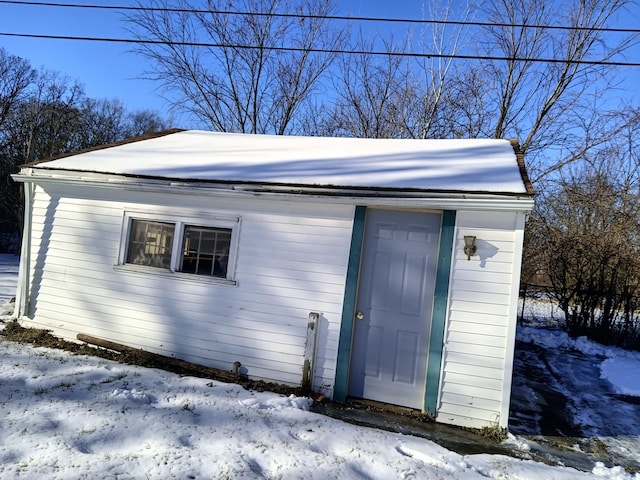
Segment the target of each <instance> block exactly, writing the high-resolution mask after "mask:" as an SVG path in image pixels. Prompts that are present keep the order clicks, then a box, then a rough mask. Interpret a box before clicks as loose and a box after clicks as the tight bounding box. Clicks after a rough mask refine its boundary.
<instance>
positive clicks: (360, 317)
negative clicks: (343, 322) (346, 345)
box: [356, 312, 364, 320]
mask: <svg viewBox="0 0 640 480" xmlns="http://www.w3.org/2000/svg"><path fill="white" fill-rule="evenodd" d="M363 318H364V313H362V312H357V313H356V319H357V320H362V319H363Z"/></svg>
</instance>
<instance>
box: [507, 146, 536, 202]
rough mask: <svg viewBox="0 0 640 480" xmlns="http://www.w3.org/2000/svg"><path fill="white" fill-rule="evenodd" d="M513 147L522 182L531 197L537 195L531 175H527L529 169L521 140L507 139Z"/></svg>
mask: <svg viewBox="0 0 640 480" xmlns="http://www.w3.org/2000/svg"><path fill="white" fill-rule="evenodd" d="M507 140H508V141H509V142H510V143H511V146H512V147H513V151H514V152H515V154H516V161H517V162H518V168H519V169H520V176H521V177H522V182H523V183H524V188H525V189H526V191H527V193H528V194H529V195H535V193H536V191H535V189H534V188H533V184H532V183H531V180H530V179H529V174H528V173H527V167H526V165H525V163H524V152H523V151H522V149H521V148H520V140H518V139H517V138H509V139H507Z"/></svg>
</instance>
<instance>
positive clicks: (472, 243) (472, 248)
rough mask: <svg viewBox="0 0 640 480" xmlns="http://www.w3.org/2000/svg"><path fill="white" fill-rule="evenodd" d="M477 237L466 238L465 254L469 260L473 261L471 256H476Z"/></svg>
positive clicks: (469, 236)
mask: <svg viewBox="0 0 640 480" xmlns="http://www.w3.org/2000/svg"><path fill="white" fill-rule="evenodd" d="M477 249H478V247H476V237H475V236H474V235H465V236H464V253H465V255H466V256H467V260H471V255H475V254H476V250H477Z"/></svg>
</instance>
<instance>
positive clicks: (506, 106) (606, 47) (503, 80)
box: [482, 0, 635, 179]
mask: <svg viewBox="0 0 640 480" xmlns="http://www.w3.org/2000/svg"><path fill="white" fill-rule="evenodd" d="M630 4H631V2H630V1H629V0H573V1H570V2H568V3H567V2H553V1H548V2H539V1H535V0H496V1H494V2H491V3H490V4H489V5H490V7H489V11H488V19H489V20H490V21H491V22H493V23H494V25H493V26H491V27H487V28H486V29H485V34H484V36H483V39H482V40H483V41H482V45H483V46H484V47H485V49H484V52H485V53H487V54H490V55H500V56H503V57H505V58H506V60H501V61H493V62H491V63H489V64H487V66H486V68H487V75H486V78H488V79H492V81H493V84H492V85H489V87H490V88H489V90H490V91H492V92H494V95H492V96H490V97H488V98H493V99H494V101H493V103H492V104H488V105H487V108H488V110H489V111H490V112H493V115H492V116H491V117H487V118H488V119H491V118H493V120H491V121H489V122H488V124H487V125H486V127H485V132H486V134H487V135H490V136H494V137H496V138H503V137H518V138H520V139H521V143H520V144H521V148H522V149H523V150H524V151H525V152H527V157H528V159H529V163H530V169H531V170H532V171H533V172H532V173H533V175H532V176H533V177H534V179H540V178H542V177H544V176H546V175H549V174H551V173H553V172H555V171H557V170H558V169H560V168H562V166H563V165H566V164H568V163H571V162H572V161H574V160H576V159H579V158H582V157H583V156H585V155H586V154H587V153H588V152H589V150H590V149H592V148H594V147H598V146H600V145H602V144H603V143H604V142H606V141H607V140H608V139H609V138H611V136H613V135H615V134H617V132H619V131H620V129H621V128H624V125H617V126H612V128H608V129H603V130H601V131H600V132H599V134H600V135H598V136H593V133H594V132H595V130H594V129H593V128H591V129H590V132H589V134H587V132H585V131H584V130H583V127H584V125H582V122H583V119H585V118H592V117H593V113H594V112H603V115H605V114H606V109H605V108H604V105H603V103H602V102H601V100H600V99H601V98H602V95H601V93H602V90H610V88H611V86H612V85H611V77H612V75H611V74H612V67H610V66H606V65H602V64H599V63H598V62H606V61H609V60H612V59H614V58H615V57H616V56H617V55H619V54H621V53H622V52H624V50H625V48H627V47H628V46H629V45H630V44H632V42H634V41H635V39H634V37H628V38H626V39H624V40H622V41H620V42H617V43H612V44H609V43H608V42H606V41H605V40H606V39H605V38H604V35H605V33H604V32H603V30H602V29H603V28H606V27H607V25H608V22H609V21H610V20H611V19H612V17H613V16H615V15H616V14H618V13H620V12H621V11H622V10H623V9H624V8H625V7H626V6H627V5H630ZM548 25H562V26H565V27H567V28H564V29H551V28H547V27H545V26H548ZM540 58H548V59H554V63H542V62H536V61H535V60H536V59H540ZM585 61H592V62H594V63H583V62H585ZM604 120H606V118H605V117H604V116H603V118H600V119H598V120H597V122H598V123H601V124H602V123H603V122H604ZM549 149H554V152H555V154H556V158H555V159H554V160H553V161H550V160H549V158H548V156H545V155H544V152H546V151H549ZM558 151H562V152H563V156H562V158H559V159H558V158H557V153H558Z"/></svg>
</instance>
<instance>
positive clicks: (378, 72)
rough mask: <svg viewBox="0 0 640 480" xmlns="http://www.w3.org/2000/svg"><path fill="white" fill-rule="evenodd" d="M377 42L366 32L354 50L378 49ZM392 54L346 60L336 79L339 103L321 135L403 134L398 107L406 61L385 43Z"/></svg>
mask: <svg viewBox="0 0 640 480" xmlns="http://www.w3.org/2000/svg"><path fill="white" fill-rule="evenodd" d="M375 43H376V42H375V39H370V40H365V39H364V38H363V34H362V32H361V33H360V36H359V37H358V40H357V43H356V44H355V45H354V47H353V48H354V50H355V51H359V52H370V51H373V50H375V46H374V45H375ZM382 43H383V44H384V47H385V48H386V50H387V51H388V52H389V55H386V56H380V55H372V54H370V53H358V54H353V55H350V56H344V57H342V59H341V61H340V62H339V67H340V68H339V70H338V72H337V73H336V74H335V76H334V80H333V81H334V88H335V91H336V100H335V103H334V105H333V109H332V111H331V113H330V114H329V115H328V118H327V119H326V120H325V126H324V128H322V131H321V132H319V133H321V134H323V135H329V136H349V137H362V138H393V137H399V136H401V135H402V124H401V121H402V119H401V118H400V115H399V114H400V112H399V109H398V105H399V104H400V103H401V99H402V95H403V92H402V90H403V79H402V72H401V69H402V59H401V57H399V56H395V55H393V53H394V52H398V51H399V48H398V47H394V46H393V44H392V43H393V42H392V40H391V41H384V40H383V41H382Z"/></svg>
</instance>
